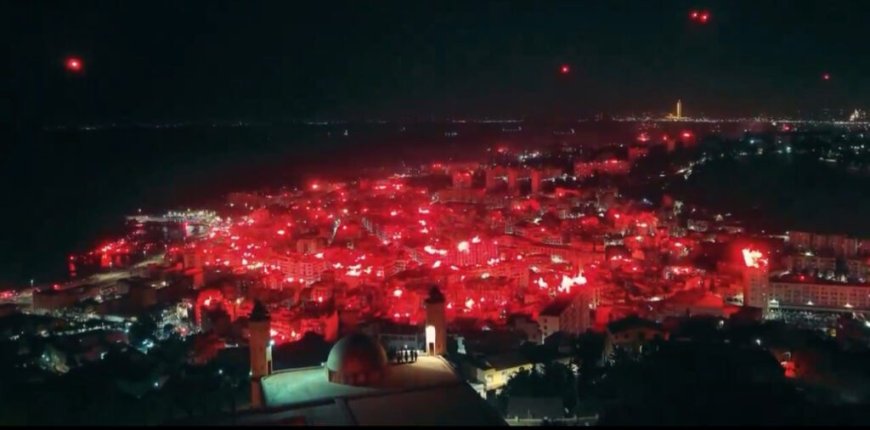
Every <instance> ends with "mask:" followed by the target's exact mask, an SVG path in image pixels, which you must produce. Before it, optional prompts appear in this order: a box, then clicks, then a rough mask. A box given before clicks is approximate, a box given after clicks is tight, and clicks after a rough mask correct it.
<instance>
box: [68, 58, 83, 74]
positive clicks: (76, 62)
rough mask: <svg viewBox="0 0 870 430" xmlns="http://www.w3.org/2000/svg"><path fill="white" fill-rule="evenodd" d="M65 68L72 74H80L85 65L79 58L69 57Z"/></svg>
mask: <svg viewBox="0 0 870 430" xmlns="http://www.w3.org/2000/svg"><path fill="white" fill-rule="evenodd" d="M64 67H66V69H67V70H68V71H70V72H73V73H78V72H81V71H82V68H83V67H84V64H83V63H82V60H81V59H80V58H78V57H69V58H67V59H66V61H65V62H64Z"/></svg>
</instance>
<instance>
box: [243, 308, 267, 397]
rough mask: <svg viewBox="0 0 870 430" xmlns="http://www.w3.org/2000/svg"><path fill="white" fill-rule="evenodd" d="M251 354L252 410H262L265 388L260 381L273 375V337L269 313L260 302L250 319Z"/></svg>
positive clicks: (249, 341) (249, 342)
mask: <svg viewBox="0 0 870 430" xmlns="http://www.w3.org/2000/svg"><path fill="white" fill-rule="evenodd" d="M248 331H249V332H250V336H251V337H250V339H249V340H248V345H249V348H250V354H251V408H253V409H260V408H262V407H263V406H264V404H263V387H262V386H261V383H260V380H261V379H262V378H264V377H266V376H269V375H271V374H272V339H271V337H272V335H271V319H270V318H269V311H268V310H266V307H265V306H263V303H261V302H260V301H259V300H257V301H255V302H254V309H253V310H252V311H251V316H250V317H249V318H248Z"/></svg>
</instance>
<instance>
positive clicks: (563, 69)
mask: <svg viewBox="0 0 870 430" xmlns="http://www.w3.org/2000/svg"><path fill="white" fill-rule="evenodd" d="M559 71H560V72H562V74H563V75H567V74H568V73H569V72H571V66H569V65H567V64H563V65H562V67H561V68H560V69H559Z"/></svg>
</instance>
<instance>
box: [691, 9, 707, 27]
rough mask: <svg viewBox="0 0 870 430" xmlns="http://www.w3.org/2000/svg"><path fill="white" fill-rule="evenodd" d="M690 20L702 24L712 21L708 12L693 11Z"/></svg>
mask: <svg viewBox="0 0 870 430" xmlns="http://www.w3.org/2000/svg"><path fill="white" fill-rule="evenodd" d="M689 19H691V20H692V21H694V22H697V23H700V24H706V23H707V22H708V21H710V12H709V11H707V10H693V11H691V12H690V13H689Z"/></svg>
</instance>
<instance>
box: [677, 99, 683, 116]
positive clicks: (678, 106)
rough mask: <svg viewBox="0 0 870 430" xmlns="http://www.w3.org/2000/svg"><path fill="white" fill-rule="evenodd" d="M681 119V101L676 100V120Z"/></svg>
mask: <svg viewBox="0 0 870 430" xmlns="http://www.w3.org/2000/svg"><path fill="white" fill-rule="evenodd" d="M682 117H683V101H682V100H680V99H677V112H676V118H682Z"/></svg>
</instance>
